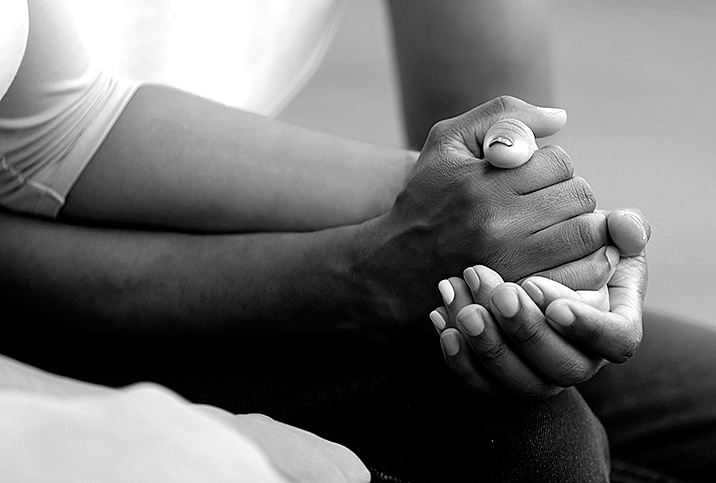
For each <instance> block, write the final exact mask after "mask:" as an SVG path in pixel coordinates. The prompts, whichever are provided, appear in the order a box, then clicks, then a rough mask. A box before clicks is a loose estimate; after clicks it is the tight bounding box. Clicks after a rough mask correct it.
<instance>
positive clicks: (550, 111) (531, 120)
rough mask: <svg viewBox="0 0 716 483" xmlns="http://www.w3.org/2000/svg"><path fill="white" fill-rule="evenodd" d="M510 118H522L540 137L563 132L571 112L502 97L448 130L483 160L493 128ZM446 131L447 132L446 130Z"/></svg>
mask: <svg viewBox="0 0 716 483" xmlns="http://www.w3.org/2000/svg"><path fill="white" fill-rule="evenodd" d="M507 118H513V119H519V120H520V121H522V122H523V123H525V124H526V125H527V127H529V128H530V130H531V131H532V132H533V133H534V134H535V136H536V137H538V138H540V137H544V136H551V135H552V134H556V133H557V132H558V131H559V130H560V129H562V128H563V127H564V125H565V124H566V123H567V112H566V111H565V110H564V109H554V108H549V107H537V106H533V105H532V104H528V103H526V102H525V101H523V100H521V99H517V98H516V97H510V96H502V97H498V98H496V99H493V100H491V101H489V102H486V103H485V104H482V105H480V106H478V107H476V108H474V109H472V110H470V111H468V112H466V113H464V114H462V115H460V116H457V117H455V118H453V119H450V120H448V121H447V124H446V129H447V131H452V135H451V136H452V137H453V138H454V139H455V140H458V141H460V142H462V143H463V144H464V146H465V147H466V149H467V151H469V152H470V153H471V154H472V155H473V156H475V157H478V158H482V157H484V153H483V151H482V146H483V141H484V139H485V134H487V131H488V130H489V129H490V126H492V125H493V124H495V123H496V122H497V121H500V120H502V119H507ZM441 130H442V129H441ZM442 131H443V133H447V132H446V130H442ZM455 147H457V146H455Z"/></svg>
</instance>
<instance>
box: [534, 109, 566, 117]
mask: <svg viewBox="0 0 716 483" xmlns="http://www.w3.org/2000/svg"><path fill="white" fill-rule="evenodd" d="M539 110H540V111H542V112H545V113H547V114H549V115H551V116H558V115H560V114H566V113H567V111H565V110H564V109H559V108H556V107H540V108H539Z"/></svg>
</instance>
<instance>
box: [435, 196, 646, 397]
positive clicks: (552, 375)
mask: <svg viewBox="0 0 716 483" xmlns="http://www.w3.org/2000/svg"><path fill="white" fill-rule="evenodd" d="M623 214H624V213H623V211H622V210H620V211H619V212H612V213H609V215H608V217H611V216H620V217H621V216H623ZM630 214H631V216H630V217H628V219H629V220H631V224H632V225H630V226H628V227H626V229H625V230H624V232H620V237H621V238H622V239H624V240H627V241H628V246H632V247H633V246H638V245H639V244H641V250H640V252H639V254H637V255H634V256H630V257H622V258H621V259H619V260H618V263H615V265H614V267H613V272H612V275H611V277H610V279H609V282H608V283H607V285H606V286H605V287H604V288H603V289H600V290H598V291H576V292H575V291H573V290H571V289H569V288H567V287H565V286H564V285H561V284H559V283H557V282H555V281H553V280H550V279H547V278H542V277H529V278H527V279H526V280H525V281H523V282H522V284H521V285H518V284H513V283H504V282H503V280H502V278H501V277H500V276H499V275H498V274H497V273H496V272H495V271H493V270H491V269H489V268H487V267H484V266H477V267H470V268H468V269H466V270H465V272H464V280H463V279H460V278H451V279H449V280H448V281H443V282H441V283H440V285H439V288H440V291H441V293H442V295H443V299H444V302H445V306H444V307H440V308H438V309H437V310H436V311H434V312H433V313H431V320H432V321H433V324H434V325H435V328H436V329H437V330H438V333H439V334H440V342H441V346H442V349H443V354H444V356H445V360H446V363H447V364H448V366H449V367H450V368H451V369H452V371H453V373H455V374H456V375H457V377H458V378H459V379H460V380H462V381H463V382H464V383H465V384H467V385H468V386H469V387H472V388H474V389H475V390H477V391H479V392H481V393H483V394H485V395H489V396H492V397H494V396H497V397H500V396H507V395H518V396H520V397H527V398H544V397H549V396H552V395H554V394H556V393H558V392H560V391H561V390H562V389H563V388H564V387H570V386H573V385H575V384H578V383H580V382H584V381H586V380H588V379H590V378H591V377H593V376H594V375H595V374H596V373H597V372H598V371H599V369H601V368H602V367H603V366H604V365H605V364H606V363H607V362H612V363H623V362H625V361H626V360H628V359H629V358H630V357H631V356H633V355H634V353H635V352H636V349H637V348H638V346H639V344H640V342H641V338H642V326H641V311H642V305H643V302H644V296H645V293H646V284H647V269H646V258H645V254H644V248H645V246H646V243H647V241H648V236H645V234H646V233H647V230H645V229H644V228H643V227H648V226H649V225H648V222H647V221H646V219H645V218H643V216H642V215H641V213H640V212H631V213H630ZM648 233H650V229H648ZM630 236H631V237H632V238H629V237H630ZM609 249H610V250H614V251H616V250H615V249H614V248H611V247H610V248H609ZM611 256H614V255H613V254H612V255H611ZM617 256H618V255H617Z"/></svg>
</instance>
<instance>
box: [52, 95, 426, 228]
mask: <svg viewBox="0 0 716 483" xmlns="http://www.w3.org/2000/svg"><path fill="white" fill-rule="evenodd" d="M416 158H417V153H412V152H409V151H405V150H402V149H395V148H386V147H380V146H374V145H370V144H366V143H362V142H358V141H352V140H348V139H342V138H338V137H335V136H331V135H327V134H323V133H318V132H313V131H309V130H305V129H302V128H299V127H295V126H291V125H288V124H284V123H281V122H278V121H275V120H273V119H270V118H265V117H262V116H257V115H254V114H250V113H247V112H243V111H240V110H237V109H233V108H229V107H226V106H223V105H220V104H217V103H213V102H211V101H207V100H205V99H202V98H199V97H195V96H192V95H190V94H187V93H184V92H181V91H177V90H174V89H170V88H166V87H160V86H145V87H143V88H140V90H139V91H138V92H137V93H136V94H135V96H134V98H133V99H132V101H131V102H130V104H129V105H128V106H127V108H126V110H125V111H124V112H123V113H122V115H121V117H120V119H119V120H118V122H117V123H116V124H115V126H114V127H113V129H112V130H111V132H110V133H109V136H108V138H107V139H106V141H105V142H104V143H103V145H102V146H101V148H100V149H99V151H98V152H97V153H96V155H95V156H94V158H93V160H92V161H91V162H90V164H89V166H88V167H87V168H86V170H85V171H84V173H83V174H82V176H81V177H80V179H79V180H78V182H77V183H76V185H75V186H74V187H73V189H72V191H71V192H70V194H69V196H68V198H67V203H66V205H65V207H64V208H63V210H62V212H61V213H60V218H64V219H67V220H79V221H100V222H108V223H113V224H114V223H122V224H143V225H153V226H158V227H169V228H178V229H184V230H196V231H222V232H249V231H305V230H315V229H322V228H327V227H332V226H340V225H347V224H353V223H359V222H361V221H364V220H367V219H370V218H372V217H375V216H377V215H379V214H381V213H384V212H385V211H387V210H388V209H389V208H390V206H391V205H392V203H393V202H394V200H395V197H396V195H397V194H398V192H399V191H400V190H401V189H402V188H403V187H404V185H405V182H406V180H407V177H408V175H409V173H410V171H411V169H412V166H413V164H414V162H415V159H416Z"/></svg>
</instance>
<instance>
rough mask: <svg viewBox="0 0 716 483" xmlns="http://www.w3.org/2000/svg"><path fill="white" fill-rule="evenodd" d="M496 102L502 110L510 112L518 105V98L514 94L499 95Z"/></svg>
mask: <svg viewBox="0 0 716 483" xmlns="http://www.w3.org/2000/svg"><path fill="white" fill-rule="evenodd" d="M495 103H496V104H497V106H499V107H500V109H501V110H502V112H505V113H508V112H511V111H512V110H513V109H515V108H516V107H517V99H515V98H514V97H512V96H506V95H502V96H498V97H497V98H496V99H495Z"/></svg>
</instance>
